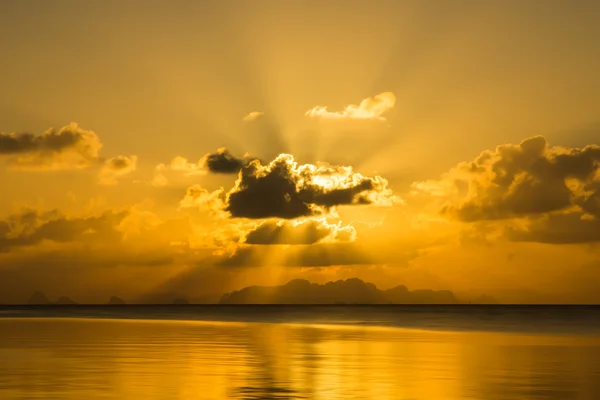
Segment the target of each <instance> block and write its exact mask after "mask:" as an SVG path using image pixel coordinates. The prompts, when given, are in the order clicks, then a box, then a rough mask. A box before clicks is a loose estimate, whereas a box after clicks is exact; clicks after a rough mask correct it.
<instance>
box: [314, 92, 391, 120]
mask: <svg viewBox="0 0 600 400" xmlns="http://www.w3.org/2000/svg"><path fill="white" fill-rule="evenodd" d="M395 104H396V96H395V95H394V93H392V92H383V93H379V94H378V95H375V96H373V97H367V98H366V99H364V100H362V101H361V102H360V104H359V105H355V104H350V105H348V106H346V108H344V110H343V111H328V110H327V107H326V106H316V107H313V108H311V109H310V110H308V111H307V112H306V113H305V114H304V115H306V116H307V117H311V118H328V119H373V120H381V121H385V117H383V116H382V115H383V114H384V113H385V112H386V111H389V110H391V109H392V108H394V105H395Z"/></svg>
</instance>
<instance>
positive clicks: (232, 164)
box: [200, 148, 256, 174]
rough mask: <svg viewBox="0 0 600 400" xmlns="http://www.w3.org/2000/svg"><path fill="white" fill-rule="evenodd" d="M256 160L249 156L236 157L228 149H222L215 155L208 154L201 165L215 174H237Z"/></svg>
mask: <svg viewBox="0 0 600 400" xmlns="http://www.w3.org/2000/svg"><path fill="white" fill-rule="evenodd" d="M255 159H256V158H252V157H250V156H248V155H246V156H244V157H236V156H234V155H233V154H231V152H229V150H227V149H226V148H221V149H218V150H217V151H216V152H214V153H208V154H206V155H205V156H204V157H203V158H202V161H201V163H200V164H201V165H202V166H204V167H205V168H206V169H207V170H208V171H209V172H212V173H215V174H237V173H238V172H239V171H240V169H242V168H243V167H244V166H246V165H247V164H248V163H249V162H250V161H252V160H255Z"/></svg>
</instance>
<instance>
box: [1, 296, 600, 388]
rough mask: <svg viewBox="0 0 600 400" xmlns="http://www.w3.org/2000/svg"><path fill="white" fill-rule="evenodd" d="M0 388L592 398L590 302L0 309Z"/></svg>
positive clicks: (598, 360) (598, 355) (594, 331)
mask: <svg viewBox="0 0 600 400" xmlns="http://www.w3.org/2000/svg"><path fill="white" fill-rule="evenodd" d="M0 399H2V400H12V399H27V400H34V399H61V400H75V399H77V400H80V399H84V400H96V399H132V400H154V399H156V400H158V399H173V400H175V399H177V400H183V399H323V400H325V399H326V400H330V399H378V400H380V399H398V400H417V399H431V400H470V399H473V400H475V399H476V400H494V399H498V400H517V399H518V400H525V399H547V400H570V399H586V400H598V399H600V308H599V307H590V306H195V305H189V306H187V305H177V306H131V305H128V306H2V307H0Z"/></svg>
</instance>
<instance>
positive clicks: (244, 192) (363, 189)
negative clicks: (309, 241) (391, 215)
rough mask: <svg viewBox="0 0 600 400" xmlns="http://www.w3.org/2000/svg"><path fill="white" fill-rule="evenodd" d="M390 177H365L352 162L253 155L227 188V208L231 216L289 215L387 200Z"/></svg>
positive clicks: (318, 213)
mask: <svg viewBox="0 0 600 400" xmlns="http://www.w3.org/2000/svg"><path fill="white" fill-rule="evenodd" d="M392 200H393V195H392V191H391V189H390V188H389V187H388V183H387V181H386V180H385V179H383V178H382V177H380V176H375V177H365V176H362V175H360V174H358V173H355V172H353V171H352V168H350V167H340V166H330V165H325V164H323V165H312V164H304V165H298V164H297V163H296V162H295V161H294V158H293V157H292V156H291V155H289V154H281V155H280V156H278V157H277V158H276V159H275V160H273V161H272V162H271V163H269V164H267V165H262V164H261V163H260V161H258V160H255V161H252V162H250V163H249V164H248V165H247V166H245V167H244V168H242V169H241V171H240V173H239V177H238V180H237V181H236V183H235V186H234V187H233V188H232V189H231V191H229V193H227V196H226V204H225V210H226V211H228V212H229V213H230V214H231V216H232V217H240V218H255V219H261V218H271V217H273V218H284V219H293V218H298V217H303V216H309V215H320V214H324V213H326V212H327V211H328V210H329V209H330V208H332V207H335V206H340V205H357V204H384V203H385V204H389V203H391V201H392Z"/></svg>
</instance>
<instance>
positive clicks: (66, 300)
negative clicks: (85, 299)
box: [55, 296, 77, 305]
mask: <svg viewBox="0 0 600 400" xmlns="http://www.w3.org/2000/svg"><path fill="white" fill-rule="evenodd" d="M55 304H60V305H67V304H77V302H75V301H74V300H72V299H70V298H68V297H66V296H61V297H59V298H58V300H56V303H55Z"/></svg>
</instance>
